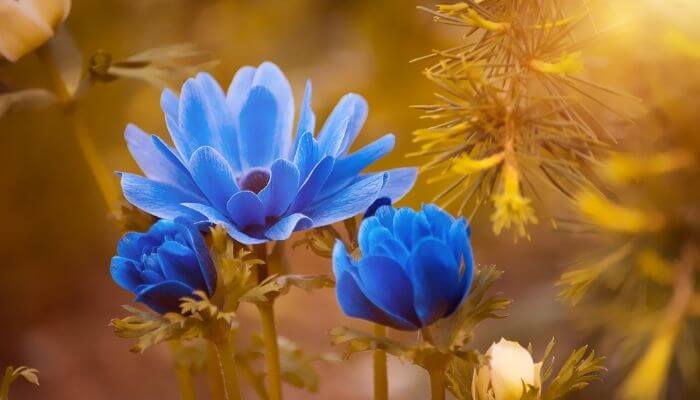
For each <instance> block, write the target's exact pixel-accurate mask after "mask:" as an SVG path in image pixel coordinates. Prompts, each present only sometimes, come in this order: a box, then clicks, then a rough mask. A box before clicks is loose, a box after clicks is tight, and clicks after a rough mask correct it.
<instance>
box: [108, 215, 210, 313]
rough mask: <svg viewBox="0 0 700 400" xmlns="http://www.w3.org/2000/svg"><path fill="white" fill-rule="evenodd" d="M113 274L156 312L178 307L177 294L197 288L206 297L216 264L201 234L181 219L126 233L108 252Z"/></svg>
mask: <svg viewBox="0 0 700 400" xmlns="http://www.w3.org/2000/svg"><path fill="white" fill-rule="evenodd" d="M110 271H111V274H112V279H113V280H114V281H115V282H116V283H117V284H118V285H119V286H121V287H122V288H124V289H125V290H128V291H130V292H132V293H134V294H135V295H136V299H135V300H136V301H139V302H141V303H144V304H146V305H147V306H148V307H150V308H151V309H153V310H154V311H156V312H158V313H166V312H171V311H175V312H177V311H178V310H179V305H180V299H181V298H183V297H187V296H192V293H193V292H194V291H196V290H201V291H204V292H206V293H207V294H208V295H209V296H210V297H211V296H212V295H213V294H214V290H215V289H216V269H215V268H214V263H213V261H212V259H211V255H210V254H209V249H208V248H207V245H206V243H205V242H204V238H203V237H202V235H201V234H200V233H199V231H198V230H197V228H195V226H194V225H192V224H191V223H190V222H188V221H187V220H185V219H182V218H178V219H176V220H175V221H170V220H160V221H158V222H156V223H155V224H153V226H151V228H150V229H149V230H148V232H145V233H139V232H129V233H127V234H125V235H124V236H123V237H122V238H121V240H120V241H119V244H118V245H117V255H116V256H114V257H112V263H111V267H110Z"/></svg>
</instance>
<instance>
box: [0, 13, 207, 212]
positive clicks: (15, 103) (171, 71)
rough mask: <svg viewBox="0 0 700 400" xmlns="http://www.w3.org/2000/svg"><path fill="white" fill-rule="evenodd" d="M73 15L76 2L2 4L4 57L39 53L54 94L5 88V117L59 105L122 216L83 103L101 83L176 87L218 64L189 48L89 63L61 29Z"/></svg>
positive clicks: (98, 57) (1, 102) (1, 97)
mask: <svg viewBox="0 0 700 400" xmlns="http://www.w3.org/2000/svg"><path fill="white" fill-rule="evenodd" d="M70 9H71V1H70V0H41V1H40V0H20V1H16V0H1V1H0V20H1V21H2V26H0V55H1V56H3V57H4V58H6V59H8V60H9V61H12V62H16V61H19V62H21V61H22V60H20V58H21V57H22V56H25V55H28V54H29V53H31V52H35V53H36V55H37V56H38V58H39V59H40V60H41V62H42V63H43V64H44V66H45V67H46V71H47V74H48V76H49V77H50V80H51V84H52V87H51V88H19V89H17V88H10V87H9V83H7V82H3V84H4V85H5V86H7V87H0V117H2V115H3V114H5V113H6V112H8V111H13V110H18V109H24V108H42V107H46V106H50V105H58V106H59V107H60V108H61V109H62V110H63V111H64V112H65V114H66V117H67V118H68V119H69V120H70V122H71V124H72V127H73V132H74V134H75V135H76V139H77V140H78V144H79V145H80V150H81V152H82V154H83V156H84V157H85V161H86V162H87V164H88V166H89V168H90V171H91V172H92V174H93V176H94V178H95V180H96V182H97V184H98V187H99V189H100V192H101V193H102V195H103V197H104V200H105V203H106V204H107V206H108V208H109V210H110V211H111V212H112V213H115V214H117V213H118V212H119V202H120V199H119V190H118V188H117V186H116V182H115V180H114V176H113V174H112V173H111V172H110V171H109V170H108V169H107V168H106V167H105V165H104V161H103V160H102V158H101V156H100V152H99V150H98V149H97V148H96V146H95V143H94V141H93V139H92V138H91V137H90V135H89V128H88V127H87V126H86V125H85V123H84V122H83V120H82V118H81V116H80V113H79V112H78V108H79V100H80V99H81V98H82V97H84V96H85V95H86V93H87V91H88V89H89V88H90V87H91V86H93V84H94V83H95V82H97V81H100V82H109V81H114V80H116V79H138V80H142V81H145V82H147V83H149V84H152V85H155V86H157V87H168V86H174V85H175V84H177V83H179V82H180V81H181V80H183V79H184V78H185V77H187V76H189V75H190V74H191V73H192V72H193V71H198V70H201V69H203V68H206V67H208V66H211V65H212V63H213V61H211V59H210V57H209V56H208V54H206V53H205V52H203V51H201V50H199V49H198V48H197V47H196V46H194V45H190V44H185V45H175V46H165V47H157V48H153V49H149V50H146V51H144V52H142V53H139V54H136V55H134V56H131V57H128V58H126V59H125V60H121V61H112V55H110V54H109V53H107V52H104V51H98V52H97V53H96V54H94V55H92V56H91V57H89V62H86V61H85V60H86V59H88V58H86V57H85V55H84V54H83V52H82V51H81V50H80V48H78V46H77V44H76V43H75V41H74V39H73V37H72V35H71V33H70V32H69V30H68V29H67V28H66V27H65V26H61V24H62V23H63V22H64V21H65V20H66V18H67V17H68V15H69V12H70ZM0 61H2V59H1V58H0ZM86 64H87V65H86ZM85 71H88V72H89V73H87V74H86V73H85Z"/></svg>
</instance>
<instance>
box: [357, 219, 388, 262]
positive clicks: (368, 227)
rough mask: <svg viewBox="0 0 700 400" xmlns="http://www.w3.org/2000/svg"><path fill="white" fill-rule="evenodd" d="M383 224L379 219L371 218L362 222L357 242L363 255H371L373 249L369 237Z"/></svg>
mask: <svg viewBox="0 0 700 400" xmlns="http://www.w3.org/2000/svg"><path fill="white" fill-rule="evenodd" d="M381 227H382V224H381V222H379V219H377V217H369V218H367V219H365V220H364V221H362V223H361V224H360V230H359V231H358V232H357V242H358V244H359V245H360V251H361V252H362V255H369V254H370V251H371V249H372V245H371V242H370V237H369V235H370V234H371V233H372V231H373V230H375V229H378V228H381Z"/></svg>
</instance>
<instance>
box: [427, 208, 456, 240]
mask: <svg viewBox="0 0 700 400" xmlns="http://www.w3.org/2000/svg"><path fill="white" fill-rule="evenodd" d="M422 213H423V214H424V215H425V218H426V219H427V220H428V223H429V224H430V230H431V231H432V232H433V236H435V237H437V238H438V239H440V240H447V236H448V235H447V234H448V232H449V231H450V228H451V227H452V222H454V218H452V216H451V215H450V214H448V213H446V212H445V211H443V210H442V209H441V208H440V207H438V206H436V205H435V204H424V205H423V208H422Z"/></svg>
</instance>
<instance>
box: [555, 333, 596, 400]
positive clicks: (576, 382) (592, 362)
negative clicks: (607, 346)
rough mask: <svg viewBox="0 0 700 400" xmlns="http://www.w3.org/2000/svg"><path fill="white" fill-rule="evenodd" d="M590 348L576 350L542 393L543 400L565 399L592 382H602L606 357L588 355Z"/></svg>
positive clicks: (593, 353) (593, 354)
mask: <svg viewBox="0 0 700 400" xmlns="http://www.w3.org/2000/svg"><path fill="white" fill-rule="evenodd" d="M587 350H588V346H583V347H581V348H579V349H577V350H574V351H573V352H572V353H571V355H570V356H569V358H567V359H566V361H565V362H564V364H563V365H562V366H561V368H560V369H559V371H558V372H557V375H556V376H555V377H554V379H553V380H552V382H551V384H549V385H548V387H547V388H546V390H544V391H543V393H542V400H557V399H564V398H566V396H568V395H569V394H570V393H571V392H574V391H577V390H581V389H583V388H585V387H586V386H588V384H589V383H590V382H592V381H596V380H600V375H601V373H602V372H604V371H606V368H605V367H604V366H603V361H604V360H605V358H604V357H596V355H595V352H594V351H591V352H589V353H587Z"/></svg>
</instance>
